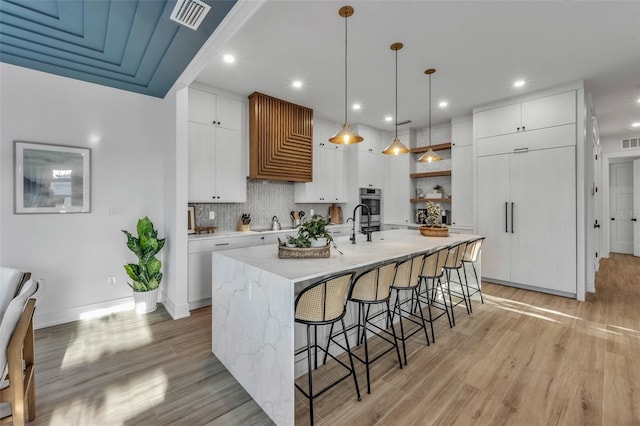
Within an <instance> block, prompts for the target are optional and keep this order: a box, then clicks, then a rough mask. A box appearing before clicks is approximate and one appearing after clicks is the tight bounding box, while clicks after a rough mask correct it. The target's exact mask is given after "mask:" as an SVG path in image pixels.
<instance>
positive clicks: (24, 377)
mask: <svg viewBox="0 0 640 426" xmlns="http://www.w3.org/2000/svg"><path fill="white" fill-rule="evenodd" d="M24 287H25V289H26V290H25V291H23V292H22V294H19V295H18V296H16V297H15V298H14V299H13V300H12V301H11V303H10V304H9V307H8V308H7V310H6V312H5V315H4V317H3V318H2V325H1V326H0V330H2V332H3V333H6V332H7V330H11V329H12V328H14V327H13V326H14V324H15V321H14V318H15V317H16V316H17V317H18V318H19V319H18V321H17V325H15V328H14V329H13V333H11V338H10V340H9V343H8V345H7V346H6V355H7V357H6V370H4V369H5V366H4V365H0V368H2V369H3V370H4V371H0V379H2V382H1V383H2V384H1V386H4V387H2V389H0V403H9V404H10V405H11V414H10V415H8V416H6V417H3V418H1V419H0V423H1V424H3V423H9V422H12V423H13V425H14V426H23V425H24V423H25V400H26V405H27V408H28V419H29V421H32V420H34V419H35V417H36V394H35V375H34V366H35V352H34V344H33V343H34V338H33V313H34V312H35V308H36V299H35V298H31V297H32V296H33V295H34V293H35V292H36V290H37V289H38V284H37V283H34V284H31V283H30V282H27V283H26V284H25V285H24ZM25 302H26V305H25ZM20 310H21V311H20ZM16 311H17V312H18V313H20V312H21V314H18V315H16ZM0 334H2V333H0ZM4 349H5V348H0V350H4ZM5 371H6V375H5Z"/></svg>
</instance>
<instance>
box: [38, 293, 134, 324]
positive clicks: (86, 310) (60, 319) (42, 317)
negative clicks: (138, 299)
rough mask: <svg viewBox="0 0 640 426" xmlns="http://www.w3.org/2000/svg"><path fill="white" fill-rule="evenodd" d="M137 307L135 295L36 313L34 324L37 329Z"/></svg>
mask: <svg viewBox="0 0 640 426" xmlns="http://www.w3.org/2000/svg"><path fill="white" fill-rule="evenodd" d="M134 308H135V303H134V302H133V296H131V297H124V298H122V299H115V300H109V301H107V302H100V303H93V304H90V305H83V306H76V307H73V308H69V309H65V310H62V311H59V312H51V313H38V310H37V309H36V313H35V315H34V318H33V326H34V328H36V329H39V328H45V327H51V326H53V325H58V324H65V323H68V322H73V321H78V320H80V319H84V318H91V317H95V316H100V315H105V314H108V313H112V312H121V311H132V310H133V309H134Z"/></svg>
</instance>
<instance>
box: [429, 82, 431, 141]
mask: <svg viewBox="0 0 640 426" xmlns="http://www.w3.org/2000/svg"><path fill="white" fill-rule="evenodd" d="M429 148H431V74H429Z"/></svg>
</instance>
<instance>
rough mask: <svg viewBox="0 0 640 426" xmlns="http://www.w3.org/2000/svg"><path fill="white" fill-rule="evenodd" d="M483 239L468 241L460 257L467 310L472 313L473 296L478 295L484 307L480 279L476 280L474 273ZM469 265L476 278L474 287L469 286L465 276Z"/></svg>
mask: <svg viewBox="0 0 640 426" xmlns="http://www.w3.org/2000/svg"><path fill="white" fill-rule="evenodd" d="M484 239H485V237H480V238H476V239H475V240H471V241H469V243H468V244H467V248H466V250H465V251H464V256H463V257H462V271H463V273H464V276H465V284H466V286H467V296H468V297H469V309H470V310H471V312H473V306H472V305H471V296H473V295H474V294H479V295H480V302H482V304H483V305H484V298H483V297H482V283H481V282H480V279H478V272H477V271H476V265H475V264H476V262H477V261H478V259H479V257H480V250H481V249H482V243H483V242H484ZM467 264H470V265H471V268H473V275H474V276H475V278H476V282H475V285H470V284H469V278H468V276H467V269H466V265H467Z"/></svg>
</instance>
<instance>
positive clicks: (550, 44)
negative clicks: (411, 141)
mask: <svg viewBox="0 0 640 426" xmlns="http://www.w3.org/2000/svg"><path fill="white" fill-rule="evenodd" d="M241 3H242V1H240V2H239V5H241ZM346 4H349V5H351V6H353V7H354V9H355V13H354V15H353V16H352V17H351V18H349V21H348V25H349V104H350V105H351V104H352V103H354V102H358V103H361V104H362V109H361V110H360V111H353V110H351V109H349V122H350V123H364V124H367V125H370V126H373V127H377V128H380V129H387V130H391V129H392V124H391V123H386V122H385V121H384V120H383V118H384V116H386V115H393V114H394V52H393V51H391V50H390V49H389V46H390V45H391V44H392V43H394V42H402V43H404V48H403V49H402V50H400V51H399V52H398V74H399V83H398V98H399V99H398V118H399V121H404V120H411V121H412V124H411V126H412V127H416V128H420V127H424V126H426V123H427V103H428V89H427V87H428V86H427V84H428V80H427V77H426V76H425V74H424V70H425V69H427V68H432V67H433V68H436V69H437V72H436V73H435V74H434V75H433V77H432V78H433V80H432V90H433V94H432V114H433V118H432V121H433V123H434V124H438V123H442V122H446V121H448V120H449V119H450V118H451V117H455V116H460V115H465V114H469V113H471V110H472V108H473V107H475V106H479V105H482V104H486V103H489V102H492V101H496V100H500V99H505V98H509V97H512V96H518V95H520V94H523V93H528V92H534V91H537V90H541V89H546V88H549V87H553V86H557V85H562V84H566V83H571V82H574V81H577V80H585V84H586V85H587V86H586V87H587V91H588V92H592V93H593V97H594V104H595V107H596V110H597V116H598V123H599V126H600V134H601V136H602V137H614V136H625V135H629V131H628V129H629V128H630V126H631V123H632V122H636V121H640V103H639V102H638V100H640V1H622V2H614V1H590V2H587V1H545V2H543V1H466V2H462V1H416V0H414V1H365V0H360V1H349V2H345V1H340V2H335V1H318V0H298V1H279V0H270V1H264V2H262V4H261V5H259V7H256V10H255V11H254V13H253V14H252V15H251V16H250V17H249V18H248V19H243V20H240V19H239V18H236V19H237V21H238V22H233V21H231V22H228V25H230V26H233V25H236V26H237V27H238V28H237V29H235V33H234V34H233V35H232V36H231V37H229V38H228V40H225V42H224V44H222V45H221V46H219V47H218V48H217V49H216V54H214V55H213V57H212V60H211V62H210V63H209V65H207V66H206V67H205V68H204V70H203V71H202V72H201V73H200V75H199V76H198V77H197V78H196V80H197V81H198V82H200V83H203V84H206V85H210V86H213V87H218V88H222V89H225V90H227V91H230V92H233V93H238V94H241V95H243V96H246V95H249V94H250V93H252V92H254V91H259V92H262V93H266V94H269V95H272V96H275V97H278V98H281V99H285V100H287V101H290V102H294V103H297V104H300V105H304V106H307V107H311V108H313V109H314V111H315V113H316V114H317V115H319V116H321V117H324V118H327V119H331V120H334V121H336V122H342V120H343V116H344V18H341V17H340V16H339V15H338V9H339V8H340V7H341V6H344V5H346ZM239 5H237V6H236V7H238V6H239ZM254 6H255V5H254ZM230 15H231V17H230V19H231V20H233V19H234V17H233V16H232V15H233V14H230ZM245 18H246V17H245ZM213 39H214V40H215V34H214V36H213ZM227 53H230V54H233V55H235V57H236V62H235V63H234V64H231V65H230V64H227V63H224V61H223V60H222V56H223V55H224V54H227ZM517 78H523V79H525V80H526V82H527V84H526V86H525V87H523V88H521V89H515V88H513V87H512V83H513V81H514V80H515V79H517ZM294 79H300V80H302V82H303V84H304V86H303V88H301V89H294V88H292V87H291V82H292V81H293V80H294ZM443 99H446V100H447V101H448V102H449V107H448V108H447V109H440V108H439V107H438V103H439V101H440V100H443ZM336 130H337V129H336ZM634 131H635V132H640V129H634Z"/></svg>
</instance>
